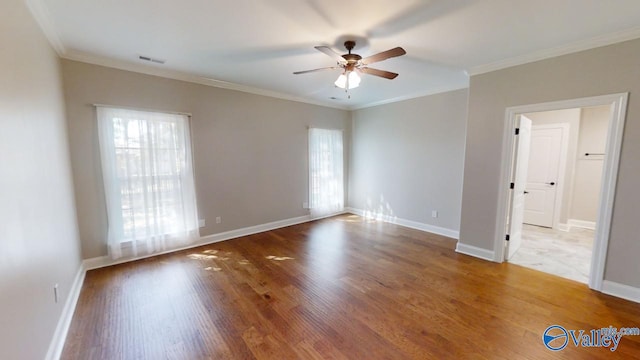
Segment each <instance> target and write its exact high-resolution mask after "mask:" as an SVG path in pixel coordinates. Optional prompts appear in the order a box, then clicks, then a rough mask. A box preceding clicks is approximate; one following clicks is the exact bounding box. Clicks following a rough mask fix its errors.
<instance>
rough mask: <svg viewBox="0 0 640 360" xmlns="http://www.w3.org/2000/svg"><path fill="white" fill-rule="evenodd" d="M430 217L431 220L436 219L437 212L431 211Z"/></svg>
mask: <svg viewBox="0 0 640 360" xmlns="http://www.w3.org/2000/svg"><path fill="white" fill-rule="evenodd" d="M431 217H432V218H437V217H438V210H433V211H432V212H431Z"/></svg>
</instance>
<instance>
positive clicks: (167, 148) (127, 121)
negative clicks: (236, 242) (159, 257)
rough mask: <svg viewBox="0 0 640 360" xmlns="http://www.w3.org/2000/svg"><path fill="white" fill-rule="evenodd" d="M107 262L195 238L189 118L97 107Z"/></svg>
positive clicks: (189, 241)
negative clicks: (106, 223)
mask: <svg viewBox="0 0 640 360" xmlns="http://www.w3.org/2000/svg"><path fill="white" fill-rule="evenodd" d="M97 114H98V136H99V141H100V155H101V160H102V173H103V178H104V188H105V198H106V204H107V216H108V223H109V229H108V240H107V242H108V246H109V252H110V254H111V256H112V258H114V259H117V258H119V257H122V256H140V255H146V254H151V253H155V252H161V251H165V250H169V249H171V248H176V247H178V246H181V245H186V244H188V243H192V242H193V241H195V240H197V239H198V238H199V233H198V216H197V207H196V197H195V188H194V180H193V165H192V159H191V141H190V136H189V118H188V116H186V115H181V114H166V113H158V112H146V111H137V110H129V109H118V108H110V107H102V106H99V107H97Z"/></svg>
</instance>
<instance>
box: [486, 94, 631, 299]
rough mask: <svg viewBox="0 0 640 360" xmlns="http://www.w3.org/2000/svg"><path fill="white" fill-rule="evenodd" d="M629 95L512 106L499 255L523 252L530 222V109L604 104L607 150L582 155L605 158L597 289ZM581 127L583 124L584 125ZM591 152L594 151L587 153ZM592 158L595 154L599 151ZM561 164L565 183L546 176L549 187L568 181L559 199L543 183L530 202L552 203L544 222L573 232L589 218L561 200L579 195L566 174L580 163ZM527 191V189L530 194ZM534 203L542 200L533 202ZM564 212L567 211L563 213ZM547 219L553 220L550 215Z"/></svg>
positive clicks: (594, 272) (595, 248) (593, 277)
mask: <svg viewBox="0 0 640 360" xmlns="http://www.w3.org/2000/svg"><path fill="white" fill-rule="evenodd" d="M627 98H628V94H626V93H625V94H613V95H603V96H597V97H591V98H582V99H574V100H565V101H558V102H550V103H542V104H533V105H525V106H518V107H511V108H507V109H506V116H505V133H504V137H503V139H504V141H503V151H502V169H501V178H502V179H503V182H501V183H500V192H499V208H498V220H497V222H496V234H497V238H496V242H495V260H496V261H498V262H502V261H505V260H506V259H509V258H511V257H512V256H514V254H515V253H517V251H518V248H519V247H520V246H522V235H523V224H524V223H525V215H524V212H525V207H527V205H526V203H527V200H526V199H525V196H528V195H529V191H528V190H527V187H528V186H530V185H529V184H527V178H528V176H527V172H528V164H527V162H528V160H529V157H530V156H529V155H530V154H529V150H530V143H528V142H530V141H531V136H530V134H529V137H528V139H525V138H526V137H520V133H521V132H520V131H521V130H522V129H523V128H527V127H529V131H533V121H532V120H531V119H529V118H528V117H527V115H529V116H532V115H531V114H532V113H541V112H549V111H556V110H568V109H582V110H580V111H581V112H582V111H583V110H584V109H585V108H595V107H604V108H606V111H607V113H608V114H609V116H608V122H607V126H606V129H607V131H606V133H607V136H606V139H605V140H604V141H605V146H604V152H596V151H595V149H594V150H593V151H592V150H586V151H584V153H583V154H582V155H581V156H583V157H588V156H595V155H592V154H599V155H598V156H599V157H601V162H602V165H601V176H600V177H599V186H597V187H598V191H597V200H596V203H597V207H596V210H595V211H596V217H595V221H594V222H593V223H594V228H595V229H594V230H593V232H594V234H593V238H594V240H593V245H592V246H591V248H592V252H591V261H590V264H591V266H590V271H589V278H588V284H589V287H591V288H593V289H596V290H601V288H602V281H603V277H604V267H605V259H606V251H607V247H608V240H609V232H610V227H611V216H612V209H613V200H614V195H615V184H616V179H617V172H618V162H619V157H620V149H621V143H622V132H623V127H624V120H625V110H626V103H627ZM533 117H535V116H533ZM539 125H542V124H539ZM547 125H549V124H547ZM569 129H570V126H569ZM577 129H578V130H579V127H578V128H577ZM574 130H575V129H574ZM525 131H526V130H525ZM547 135H548V134H547ZM566 136H567V137H568V134H566ZM567 140H568V138H567ZM545 141H546V140H545ZM585 144H592V143H591V142H589V141H585ZM563 146H565V147H567V149H566V151H565V152H566V153H567V155H565V156H566V158H567V159H568V158H569V157H568V154H569V147H568V145H560V152H562V147H563ZM550 147H552V145H550V143H548V144H547V147H544V149H545V151H546V150H548V149H547V148H550ZM575 149H576V150H575V152H574V156H575V158H572V159H571V160H572V161H578V156H580V155H579V151H581V150H582V149H583V148H580V149H578V148H575ZM548 152H549V151H547V153H548ZM587 153H588V154H589V155H586V154H587ZM523 159H526V160H523ZM592 159H595V157H594V158H592ZM585 160H586V159H585ZM589 161H591V159H589ZM557 168H558V170H559V171H558V173H557V174H556V175H555V176H557V178H558V179H560V178H562V182H561V183H560V181H559V180H558V181H553V180H550V179H548V178H547V179H546V181H545V182H546V184H544V185H546V186H547V188H549V187H553V186H556V185H559V184H562V186H556V187H555V198H556V199H557V201H555V200H554V201H553V202H546V201H541V200H540V199H543V200H548V198H549V196H550V195H549V196H548V194H547V195H545V194H543V193H542V192H544V191H545V189H544V188H543V189H540V191H542V192H541V193H539V194H538V195H540V196H538V201H537V202H536V201H533V200H532V201H530V204H529V206H528V207H529V210H532V208H534V209H533V210H541V209H542V210H544V209H547V210H548V211H550V212H551V219H552V220H551V226H548V225H547V226H546V227H541V228H546V229H552V230H556V231H566V230H569V232H570V229H571V228H572V227H575V228H579V226H583V227H584V225H585V224H586V223H584V222H582V223H581V222H580V221H579V220H580V219H572V220H574V221H573V222H569V220H570V219H569V218H568V217H567V216H568V215H567V214H569V211H570V210H571V206H570V205H567V204H565V206H564V208H563V206H562V203H558V202H559V201H561V200H562V199H565V198H566V197H567V196H568V197H569V198H570V199H573V200H575V197H573V196H572V195H573V194H574V193H575V189H573V190H571V191H568V190H567V186H566V185H568V183H567V184H565V182H566V181H565V180H566V179H565V178H563V176H564V177H570V176H573V177H576V176H575V175H576V172H577V171H578V170H577V169H578V168H577V167H576V165H575V164H573V170H572V171H573V173H571V172H569V173H567V171H566V169H567V168H570V166H568V165H567V163H566V162H565V163H564V165H563V164H562V162H561V161H560V162H559V163H558V164H557ZM586 179H587V180H590V179H592V177H587V178H586ZM551 182H553V183H554V184H553V185H552V184H551ZM592 185H593V184H592ZM525 192H527V193H526V194H525ZM553 193H554V192H550V193H549V194H553ZM567 194H568V195H567ZM532 204H534V205H536V206H532ZM550 204H552V205H550ZM563 214H564V216H562V215H563ZM547 215H548V214H547ZM546 221H548V219H547V220H546ZM563 221H566V222H563ZM595 224H597V226H595ZM534 226H540V225H534ZM554 228H555V229H554Z"/></svg>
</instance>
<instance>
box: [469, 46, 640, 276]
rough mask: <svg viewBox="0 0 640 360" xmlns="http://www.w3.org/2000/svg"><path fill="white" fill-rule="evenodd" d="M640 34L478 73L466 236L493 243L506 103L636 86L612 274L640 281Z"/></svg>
mask: <svg viewBox="0 0 640 360" xmlns="http://www.w3.org/2000/svg"><path fill="white" fill-rule="evenodd" d="M639 63H640V40H634V41H628V42H624V43H620V44H616V45H611V46H606V47H601V48H597V49H592V50H588V51H583V52H580V53H575V54H570V55H565V56H560V57H556V58H552V59H548V60H542V61H538V62H534V63H530V64H526V65H521V66H515V67H512V68H508V69H504V70H499V71H495V72H491V73H487V74H481V75H476V76H472V77H471V81H470V89H469V117H468V121H467V141H466V152H465V165H464V166H465V167H464V187H463V196H462V217H461V228H460V242H461V243H463V244H467V245H472V246H476V247H479V248H483V249H489V250H493V246H494V240H495V239H496V236H497V234H496V231H495V224H496V214H497V206H498V201H497V199H498V183H499V181H500V179H499V176H500V175H499V174H500V166H501V164H500V162H501V156H502V154H501V151H502V141H503V139H502V135H503V126H504V117H505V108H507V107H510V106H517V105H525V104H535V103H542V102H547V101H555V100H563V99H574V98H581V97H587V96H596V95H603V94H612V93H620V92H629V93H630V97H629V104H628V109H627V120H626V126H625V129H624V137H623V145H622V154H621V159H620V168H619V175H618V184H617V193H616V197H615V205H614V211H613V221H612V229H611V235H610V240H609V249H608V254H607V264H606V268H605V279H606V280H610V281H614V282H618V283H621V284H625V285H629V286H634V287H640V262H638V261H637V255H638V254H640V241H638V240H637V239H638V234H639V233H640V221H638V219H637V214H638V213H639V212H640V208H639V207H640V192H639V191H637V184H638V181H640V170H639V169H640V157H638V155H637V154H638V153H640V142H638V141H637V139H639V138H640V119H638V117H640V102H638V101H637V99H636V97H637V96H638V95H640V81H638V79H640V66H638V64H639Z"/></svg>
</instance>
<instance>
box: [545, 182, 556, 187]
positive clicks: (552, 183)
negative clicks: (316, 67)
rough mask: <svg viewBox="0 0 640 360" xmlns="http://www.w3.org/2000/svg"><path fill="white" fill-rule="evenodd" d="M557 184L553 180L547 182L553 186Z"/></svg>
mask: <svg viewBox="0 0 640 360" xmlns="http://www.w3.org/2000/svg"><path fill="white" fill-rule="evenodd" d="M555 184H556V183H555V182H553V181H552V182H550V183H547V185H551V186H553V185H555Z"/></svg>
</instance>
